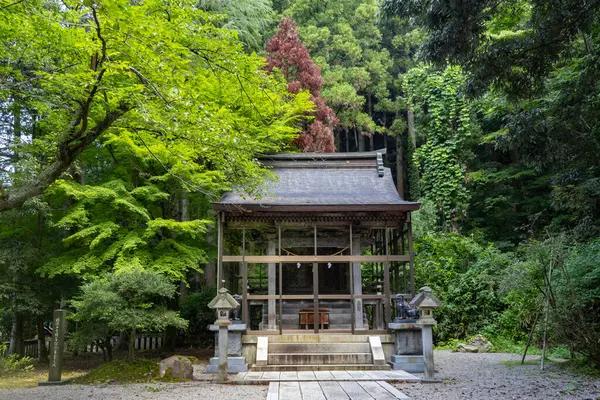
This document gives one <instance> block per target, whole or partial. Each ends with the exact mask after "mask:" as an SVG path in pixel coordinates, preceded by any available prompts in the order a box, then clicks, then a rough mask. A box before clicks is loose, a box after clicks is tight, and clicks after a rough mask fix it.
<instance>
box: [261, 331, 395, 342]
mask: <svg viewBox="0 0 600 400" xmlns="http://www.w3.org/2000/svg"><path fill="white" fill-rule="evenodd" d="M378 336H379V337H381V341H382V342H392V336H391V335H378ZM271 343H369V335H351V334H345V333H326V332H321V333H319V334H315V333H313V332H311V331H308V332H307V333H301V334H297V333H294V334H289V335H288V334H284V335H271V336H269V344H271Z"/></svg>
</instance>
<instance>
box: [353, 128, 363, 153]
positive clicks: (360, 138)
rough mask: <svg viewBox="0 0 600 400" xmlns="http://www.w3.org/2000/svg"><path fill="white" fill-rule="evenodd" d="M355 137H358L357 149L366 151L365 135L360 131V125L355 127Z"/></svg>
mask: <svg viewBox="0 0 600 400" xmlns="http://www.w3.org/2000/svg"><path fill="white" fill-rule="evenodd" d="M354 129H355V131H354V135H355V136H354V137H355V138H356V147H357V151H365V140H364V138H363V135H362V134H361V133H359V132H358V127H356V128H354Z"/></svg>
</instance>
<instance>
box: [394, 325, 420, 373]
mask: <svg viewBox="0 0 600 400" xmlns="http://www.w3.org/2000/svg"><path fill="white" fill-rule="evenodd" d="M388 328H389V329H391V330H392V332H393V335H394V339H395V343H396V349H395V354H394V355H392V357H391V359H390V362H389V364H390V366H391V367H392V369H394V370H403V371H406V372H425V364H424V360H423V343H422V339H421V325H419V324H417V323H404V322H392V323H389V324H388Z"/></svg>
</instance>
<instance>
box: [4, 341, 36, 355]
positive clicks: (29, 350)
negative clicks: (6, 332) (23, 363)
mask: <svg viewBox="0 0 600 400" xmlns="http://www.w3.org/2000/svg"><path fill="white" fill-rule="evenodd" d="M2 344H3V345H4V346H6V350H4V354H3V356H4V357H6V356H8V347H9V345H10V343H9V342H5V343H2ZM24 345H25V357H31V358H37V356H38V354H39V349H40V348H39V344H38V340H37V339H29V340H25V343H24Z"/></svg>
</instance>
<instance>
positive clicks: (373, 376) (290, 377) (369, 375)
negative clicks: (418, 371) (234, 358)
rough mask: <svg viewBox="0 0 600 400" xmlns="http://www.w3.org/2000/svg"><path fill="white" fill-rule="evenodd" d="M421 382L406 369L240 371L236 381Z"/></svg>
mask: <svg viewBox="0 0 600 400" xmlns="http://www.w3.org/2000/svg"><path fill="white" fill-rule="evenodd" d="M314 381H319V382H327V381H332V382H340V381H342V382H343V381H350V382H363V381H364V382H367V381H394V382H421V378H419V377H416V376H414V375H412V374H409V373H408V372H405V371H350V370H349V371H297V372H296V371H282V372H278V371H269V372H258V371H255V372H240V373H239V374H237V375H236V377H235V379H234V383H240V384H245V383H248V384H250V383H266V382H314Z"/></svg>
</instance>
